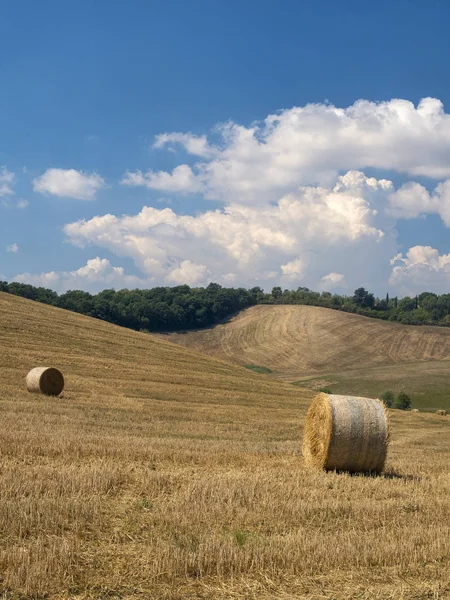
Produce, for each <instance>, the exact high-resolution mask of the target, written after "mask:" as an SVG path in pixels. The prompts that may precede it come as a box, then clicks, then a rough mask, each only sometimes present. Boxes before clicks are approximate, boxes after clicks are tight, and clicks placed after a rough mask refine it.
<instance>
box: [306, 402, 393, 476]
mask: <svg viewBox="0 0 450 600" xmlns="http://www.w3.org/2000/svg"><path fill="white" fill-rule="evenodd" d="M388 443H389V423H388V418H387V412H386V409H385V406H384V404H383V403H382V402H380V401H379V400H373V399H371V398H358V397H354V396H337V395H334V394H324V393H321V394H318V395H317V396H316V397H315V398H314V400H313V401H312V403H311V406H310V407H309V410H308V414H307V416H306V423H305V431H304V435H303V455H304V457H305V460H306V464H307V465H309V466H312V467H316V468H319V469H326V470H332V471H333V470H337V471H349V472H351V473H357V472H372V473H380V472H381V471H382V470H383V468H384V463H385V461H386V455H387V448H388Z"/></svg>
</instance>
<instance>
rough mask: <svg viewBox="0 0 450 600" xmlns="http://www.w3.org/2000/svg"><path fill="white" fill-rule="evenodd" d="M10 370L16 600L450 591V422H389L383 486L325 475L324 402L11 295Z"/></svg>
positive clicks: (0, 548) (6, 526)
mask: <svg viewBox="0 0 450 600" xmlns="http://www.w3.org/2000/svg"><path fill="white" fill-rule="evenodd" d="M428 351H429V352H432V345H430V346H429V350H428ZM312 352H314V353H315V351H313V350H312ZM316 356H317V358H316V359H315V360H316V361H319V357H318V355H317V354H316ZM280 360H281V359H280ZM257 364H258V363H257ZM263 364H264V363H263ZM41 365H42V366H53V367H56V368H58V369H60V370H61V371H62V372H63V373H64V375H65V378H66V387H65V390H64V392H63V394H62V397H59V398H47V397H44V396H40V395H32V394H29V393H28V392H27V391H26V387H25V376H26V374H27V372H28V371H29V370H30V369H31V368H32V367H35V366H41ZM0 367H1V371H0V372H1V380H0V391H1V394H0V417H1V425H2V426H1V428H0V453H1V469H0V597H2V598H4V599H5V600H6V599H8V600H19V599H21V600H24V599H28V598H29V599H31V598H48V599H49V600H61V599H63V598H64V599H65V598H72V599H77V600H86V599H94V598H95V599H98V598H101V599H107V598H108V599H111V598H117V599H134V598H142V599H144V598H145V599H148V598H152V599H160V600H169V599H173V600H181V599H185V598H187V599H189V598H202V599H210V600H213V599H219V600H225V599H239V600H244V599H246V600H247V599H249V600H250V599H251V600H256V599H262V600H269V599H279V600H282V599H283V600H287V599H290V598H299V599H306V598H307V599H310V600H324V599H328V600H331V599H334V600H336V599H354V600H356V599H359V600H369V599H377V600H388V599H390V600H394V599H395V600H400V599H404V600H405V599H406V600H413V599H416V600H417V599H425V598H434V599H444V598H449V597H450V520H449V516H450V514H449V513H450V510H449V502H448V498H449V494H450V472H449V468H448V465H449V463H450V418H449V417H437V416H436V415H430V414H427V415H425V414H422V413H402V412H398V411H391V430H392V442H391V448H390V452H389V455H388V463H387V470H386V473H385V474H384V475H382V476H380V477H368V476H350V475H348V474H338V473H325V472H321V471H312V470H309V469H307V468H306V467H305V466H304V463H303V458H302V456H301V451H300V448H301V437H302V427H303V421H304V418H305V414H306V409H307V406H308V404H309V402H310V400H311V397H312V396H311V392H309V391H307V390H304V389H302V388H298V387H295V386H292V385H288V384H285V383H283V382H282V381H281V382H280V381H276V380H272V379H271V378H268V377H266V376H264V375H259V374H257V373H252V372H251V371H249V370H247V369H244V368H242V367H239V366H236V365H231V364H228V363H226V362H223V361H221V360H219V359H216V358H211V357H208V356H206V355H203V354H200V353H198V352H196V351H195V350H192V349H188V350H187V349H185V348H182V347H180V346H177V345H175V344H171V343H169V342H166V341H165V340H161V339H159V338H157V337H156V336H149V335H145V334H141V333H136V332H133V331H129V330H125V329H121V328H119V327H116V326H113V325H110V324H107V323H104V322H101V321H97V320H93V319H89V318H87V317H83V316H81V315H76V314H73V313H70V312H66V311H62V310H59V309H55V308H51V307H49V306H44V305H40V304H38V303H34V302H30V301H27V300H23V299H21V298H16V297H14V296H10V295H6V294H0Z"/></svg>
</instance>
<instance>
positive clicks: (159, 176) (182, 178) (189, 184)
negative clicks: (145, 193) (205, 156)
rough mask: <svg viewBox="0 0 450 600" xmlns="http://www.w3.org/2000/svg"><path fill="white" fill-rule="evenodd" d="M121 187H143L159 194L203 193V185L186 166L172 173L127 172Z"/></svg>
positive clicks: (177, 168)
mask: <svg viewBox="0 0 450 600" xmlns="http://www.w3.org/2000/svg"><path fill="white" fill-rule="evenodd" d="M121 184H122V185H130V186H145V187H148V188H149V189H152V190H159V191H160V192H172V193H180V194H195V193H197V192H202V191H203V185H202V183H201V182H200V181H199V180H198V178H197V177H196V176H195V175H194V173H193V172H192V169H191V168H190V167H189V166H188V165H180V166H178V167H176V168H175V169H174V170H173V171H172V173H167V172H166V171H158V172H154V171H148V172H147V173H145V174H142V172H141V171H135V172H134V173H131V172H128V173H126V174H125V176H124V177H123V179H122V181H121Z"/></svg>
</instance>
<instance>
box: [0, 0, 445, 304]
mask: <svg viewBox="0 0 450 600" xmlns="http://www.w3.org/2000/svg"><path fill="white" fill-rule="evenodd" d="M449 17H450V5H449V4H448V3H447V2H444V1H443V0H442V1H438V0H435V1H429V2H426V3H425V2H422V1H419V0H396V2H395V3H394V2H388V1H381V2H376V3H374V2H370V3H369V2H360V1H359V2H358V1H350V0H345V1H324V0H322V1H320V0H318V1H315V2H312V1H311V2H309V1H305V2H294V1H290V0H284V1H283V2H280V3H274V2H266V1H258V2H256V1H253V0H252V1H250V0H247V1H245V0H243V1H242V0H241V1H240V2H237V1H233V0H231V1H228V2H216V1H209V2H207V1H198V0H192V1H190V2H178V1H171V0H166V1H165V2H162V1H161V2H159V1H152V2H149V1H146V2H144V1H133V0H131V1H129V2H127V3H124V2H106V1H101V0H98V1H97V2H95V3H93V2H85V1H77V2H69V1H66V2H60V1H58V2H56V1H54V2H53V1H52V2H50V1H46V0H43V1H42V2H39V3H36V2H31V1H20V0H19V1H15V2H5V3H4V4H3V11H2V19H1V21H0V56H1V57H2V73H3V86H2V94H0V130H1V133H2V135H1V138H0V165H3V166H4V170H3V171H2V172H1V173H0V275H1V277H3V278H5V279H7V280H9V281H11V280H14V279H17V280H18V281H24V282H30V283H33V284H36V285H45V286H47V287H52V288H54V289H57V290H58V291H64V290H65V289H73V288H82V289H87V290H89V291H98V290H100V289H103V288H105V287H116V288H120V287H136V286H138V287H151V286H154V285H175V284H178V283H188V284H190V285H204V284H206V283H208V281H211V280H212V281H218V282H220V283H222V284H224V285H244V286H253V285H261V286H262V287H264V288H266V289H270V288H271V287H272V286H273V285H282V286H283V287H288V288H296V287H298V286H303V285H307V286H308V287H311V288H314V289H323V290H330V291H339V292H341V293H352V291H353V289H354V288H355V287H357V286H359V285H365V286H367V287H369V288H370V289H371V290H374V291H375V292H377V293H379V294H382V295H383V294H384V293H385V292H386V291H389V292H390V293H399V294H406V293H415V292H416V291H417V292H420V291H422V290H423V289H430V290H435V291H437V292H445V291H447V292H450V256H449V253H450V240H449V236H448V227H449V226H450V184H448V185H447V184H446V182H447V181H448V180H450V117H449V116H448V115H447V113H446V111H448V110H450V109H449V107H450V98H449V95H450V90H449V85H448V64H447V63H448V56H449V46H450V42H449V41H448V35H447V24H448V22H449ZM424 98H425V99H427V98H428V99H430V98H433V99H434V100H426V101H424V102H422V104H420V102H421V100H422V99H424ZM439 101H440V103H441V104H440V103H439ZM355 103H356V104H355ZM270 115H272V117H269V116H270ZM268 117H269V118H268ZM158 136H159V137H158ZM447 165H448V166H447ZM380 182H381V183H380ZM144 207H147V208H144ZM107 215H110V216H109V217H108V216H107ZM124 215H128V217H124ZM394 259H396V260H394Z"/></svg>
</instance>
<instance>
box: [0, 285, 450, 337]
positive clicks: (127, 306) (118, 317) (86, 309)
mask: <svg viewBox="0 0 450 600" xmlns="http://www.w3.org/2000/svg"><path fill="white" fill-rule="evenodd" d="M0 291H1V292H7V293H9V294H15V295H16V296H21V297H23V298H28V299H30V300H35V301H37V302H42V303H44V304H50V305H52V306H57V307H59V308H65V309H67V310H71V311H74V312H77V313H81V314H83V315H87V316H89V317H94V318H97V319H102V320H104V321H108V322H110V323H115V324H116V325H121V326H122V327H128V328H130V329H136V330H138V331H180V330H187V329H196V328H201V327H207V326H210V325H214V324H215V323H219V322H221V321H223V320H224V319H226V318H228V317H230V316H232V315H233V314H236V313H237V312H239V311H241V310H243V309H244V308H248V307H250V306H254V305H256V304H302V305H310V306H322V307H325V308H332V309H335V310H342V311H345V312H351V313H356V314H360V315H365V316H367V317H374V318H377V319H384V320H388V321H396V322H398V323H404V324H408V325H440V326H446V327H447V326H450V294H442V295H440V296H439V295H437V294H433V293H431V292H424V293H422V294H420V295H418V296H415V297H413V298H412V297H409V296H406V297H404V298H401V299H399V298H397V297H394V298H389V295H388V294H386V297H385V298H377V297H375V296H374V294H372V293H370V292H368V291H367V290H366V289H364V288H362V287H361V288H358V289H357V290H355V292H354V294H353V295H352V296H343V295H339V294H331V293H329V292H314V291H311V290H309V289H308V288H306V287H299V288H297V290H287V289H285V290H283V289H282V288H281V287H274V288H273V289H272V291H271V292H264V291H263V290H262V289H261V288H260V287H253V288H251V289H249V290H247V289H245V288H224V287H222V286H220V285H219V284H217V283H210V284H209V285H208V286H207V287H204V288H203V287H199V288H191V287H189V286H188V285H179V286H175V287H155V288H152V289H149V290H140V289H136V290H127V289H124V290H119V291H115V290H113V289H107V290H103V291H102V292H100V293H98V294H89V293H88V292H83V291H81V290H71V291H68V292H65V293H64V294H57V293H56V292H54V291H53V290H50V289H48V288H43V287H35V286H32V285H29V284H24V283H17V282H13V283H7V282H6V281H0Z"/></svg>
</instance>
